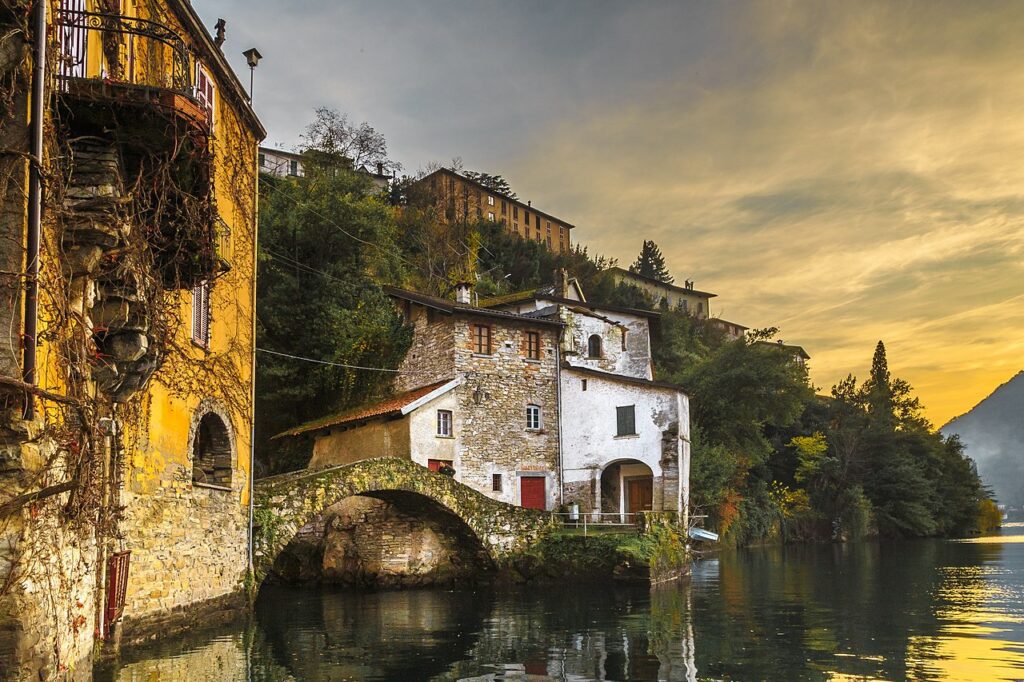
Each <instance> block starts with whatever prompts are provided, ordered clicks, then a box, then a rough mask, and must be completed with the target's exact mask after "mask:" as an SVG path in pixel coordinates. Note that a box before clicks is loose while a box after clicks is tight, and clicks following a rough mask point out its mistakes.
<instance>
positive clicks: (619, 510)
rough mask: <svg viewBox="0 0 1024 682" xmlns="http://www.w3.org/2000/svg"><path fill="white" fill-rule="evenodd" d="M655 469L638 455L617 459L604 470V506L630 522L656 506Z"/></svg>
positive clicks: (602, 505)
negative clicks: (635, 516) (637, 456)
mask: <svg viewBox="0 0 1024 682" xmlns="http://www.w3.org/2000/svg"><path fill="white" fill-rule="evenodd" d="M654 478H655V477H654V471H653V469H651V467H650V466H649V465H648V464H646V463H644V462H641V461H640V460H638V459H617V460H615V461H613V462H609V463H608V464H606V465H605V467H604V468H603V469H602V470H601V478H600V495H601V499H600V507H601V511H602V513H604V514H617V515H618V518H619V519H620V520H621V521H624V522H627V521H630V519H631V518H633V516H634V515H635V514H637V513H638V512H641V511H652V510H653V509H654Z"/></svg>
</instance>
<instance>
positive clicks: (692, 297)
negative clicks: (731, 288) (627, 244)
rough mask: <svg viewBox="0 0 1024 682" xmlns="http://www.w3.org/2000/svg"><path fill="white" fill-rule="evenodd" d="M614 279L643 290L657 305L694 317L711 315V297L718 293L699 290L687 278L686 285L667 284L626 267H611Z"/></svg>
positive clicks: (609, 270)
mask: <svg viewBox="0 0 1024 682" xmlns="http://www.w3.org/2000/svg"><path fill="white" fill-rule="evenodd" d="M608 272H610V273H611V275H612V279H614V280H615V281H616V282H617V283H620V284H628V285H631V286H635V287H637V288H638V289H640V290H642V291H643V292H644V293H646V294H647V295H648V296H650V297H651V300H652V301H654V303H655V305H664V306H666V307H668V308H669V309H671V310H682V311H684V312H687V313H689V314H690V315H693V316H694V317H696V318H698V319H701V320H704V319H707V318H709V317H711V299H712V298H714V297H715V296H717V295H718V294H711V293H708V292H706V291H699V290H697V289H694V288H693V282H692V281H689V280H687V282H686V286H682V287H680V286H676V285H675V284H667V283H665V282H661V281H659V280H656V279H652V278H650V277H644V276H643V275H638V274H637V273H635V272H630V271H629V270H626V269H625V268H620V267H613V268H609V269H608Z"/></svg>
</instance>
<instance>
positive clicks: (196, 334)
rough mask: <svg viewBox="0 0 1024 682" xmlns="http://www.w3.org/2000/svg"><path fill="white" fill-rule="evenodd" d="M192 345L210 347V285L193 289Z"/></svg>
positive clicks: (197, 286)
mask: <svg viewBox="0 0 1024 682" xmlns="http://www.w3.org/2000/svg"><path fill="white" fill-rule="evenodd" d="M192 343H194V344H196V345H197V346H200V347H202V348H209V347H210V283H209V282H201V283H200V284H197V285H196V286H195V287H193V288H192Z"/></svg>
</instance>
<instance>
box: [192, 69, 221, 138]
mask: <svg viewBox="0 0 1024 682" xmlns="http://www.w3.org/2000/svg"><path fill="white" fill-rule="evenodd" d="M216 91H217V85H216V84H215V83H214V82H213V79H212V78H211V77H210V72H209V71H207V70H206V69H204V68H203V65H202V64H200V63H199V62H196V101H197V102H199V106H201V107H203V109H205V110H206V120H207V122H208V123H209V125H210V132H211V133H212V132H213V118H214V116H213V112H214V102H215V100H214V97H215V93H216Z"/></svg>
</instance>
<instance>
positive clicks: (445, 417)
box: [435, 410, 455, 438]
mask: <svg viewBox="0 0 1024 682" xmlns="http://www.w3.org/2000/svg"><path fill="white" fill-rule="evenodd" d="M435 426H436V431H435V435H436V436H437V437H438V438H454V437H455V415H454V414H452V411H451V410H438V411H437V417H436V418H435Z"/></svg>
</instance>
